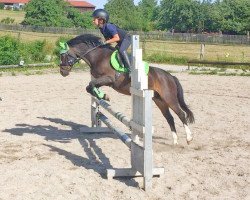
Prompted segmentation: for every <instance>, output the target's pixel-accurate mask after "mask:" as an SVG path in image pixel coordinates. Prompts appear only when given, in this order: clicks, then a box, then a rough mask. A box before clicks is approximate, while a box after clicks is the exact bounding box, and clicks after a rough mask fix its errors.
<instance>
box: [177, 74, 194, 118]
mask: <svg viewBox="0 0 250 200" xmlns="http://www.w3.org/2000/svg"><path fill="white" fill-rule="evenodd" d="M173 78H174V81H175V83H176V85H177V98H178V101H179V104H180V106H181V108H182V110H184V111H185V112H186V114H187V116H186V120H187V122H189V123H194V114H193V112H192V111H191V110H190V109H189V108H188V106H187V104H186V103H185V101H184V95H183V89H182V86H181V83H180V82H179V80H178V79H177V78H176V77H175V76H173Z"/></svg>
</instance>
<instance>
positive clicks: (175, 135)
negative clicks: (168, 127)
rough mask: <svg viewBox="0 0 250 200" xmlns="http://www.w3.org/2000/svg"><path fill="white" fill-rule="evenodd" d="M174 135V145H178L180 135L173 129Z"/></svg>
mask: <svg viewBox="0 0 250 200" xmlns="http://www.w3.org/2000/svg"><path fill="white" fill-rule="evenodd" d="M172 135H173V138H174V145H177V144H178V136H177V134H176V132H174V131H172Z"/></svg>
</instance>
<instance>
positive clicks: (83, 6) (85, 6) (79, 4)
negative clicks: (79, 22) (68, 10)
mask: <svg viewBox="0 0 250 200" xmlns="http://www.w3.org/2000/svg"><path fill="white" fill-rule="evenodd" d="M67 1H68V2H69V4H70V5H71V6H72V7H74V8H77V9H78V10H80V11H81V12H84V11H93V10H95V6H94V5H93V4H91V3H88V2H86V1H80V0H78V1H74V0H67Z"/></svg>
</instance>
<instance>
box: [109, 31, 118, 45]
mask: <svg viewBox="0 0 250 200" xmlns="http://www.w3.org/2000/svg"><path fill="white" fill-rule="evenodd" d="M119 41H120V37H119V35H118V33H117V34H115V35H114V36H113V38H111V39H109V40H106V43H107V44H111V43H113V42H119Z"/></svg>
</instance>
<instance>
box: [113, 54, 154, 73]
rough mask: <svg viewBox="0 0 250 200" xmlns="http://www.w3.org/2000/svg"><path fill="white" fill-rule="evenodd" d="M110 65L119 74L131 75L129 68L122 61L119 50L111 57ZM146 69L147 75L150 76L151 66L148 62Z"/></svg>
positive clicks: (145, 64)
mask: <svg viewBox="0 0 250 200" xmlns="http://www.w3.org/2000/svg"><path fill="white" fill-rule="evenodd" d="M110 63H111V66H112V67H113V68H114V70H116V71H117V72H119V73H129V70H128V68H126V67H125V66H124V64H123V62H122V59H121V57H120V54H119V52H118V50H115V51H114V52H113V53H112V55H111V59H110ZM143 63H144V68H145V73H146V74H148V72H149V65H148V63H147V62H144V61H143Z"/></svg>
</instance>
